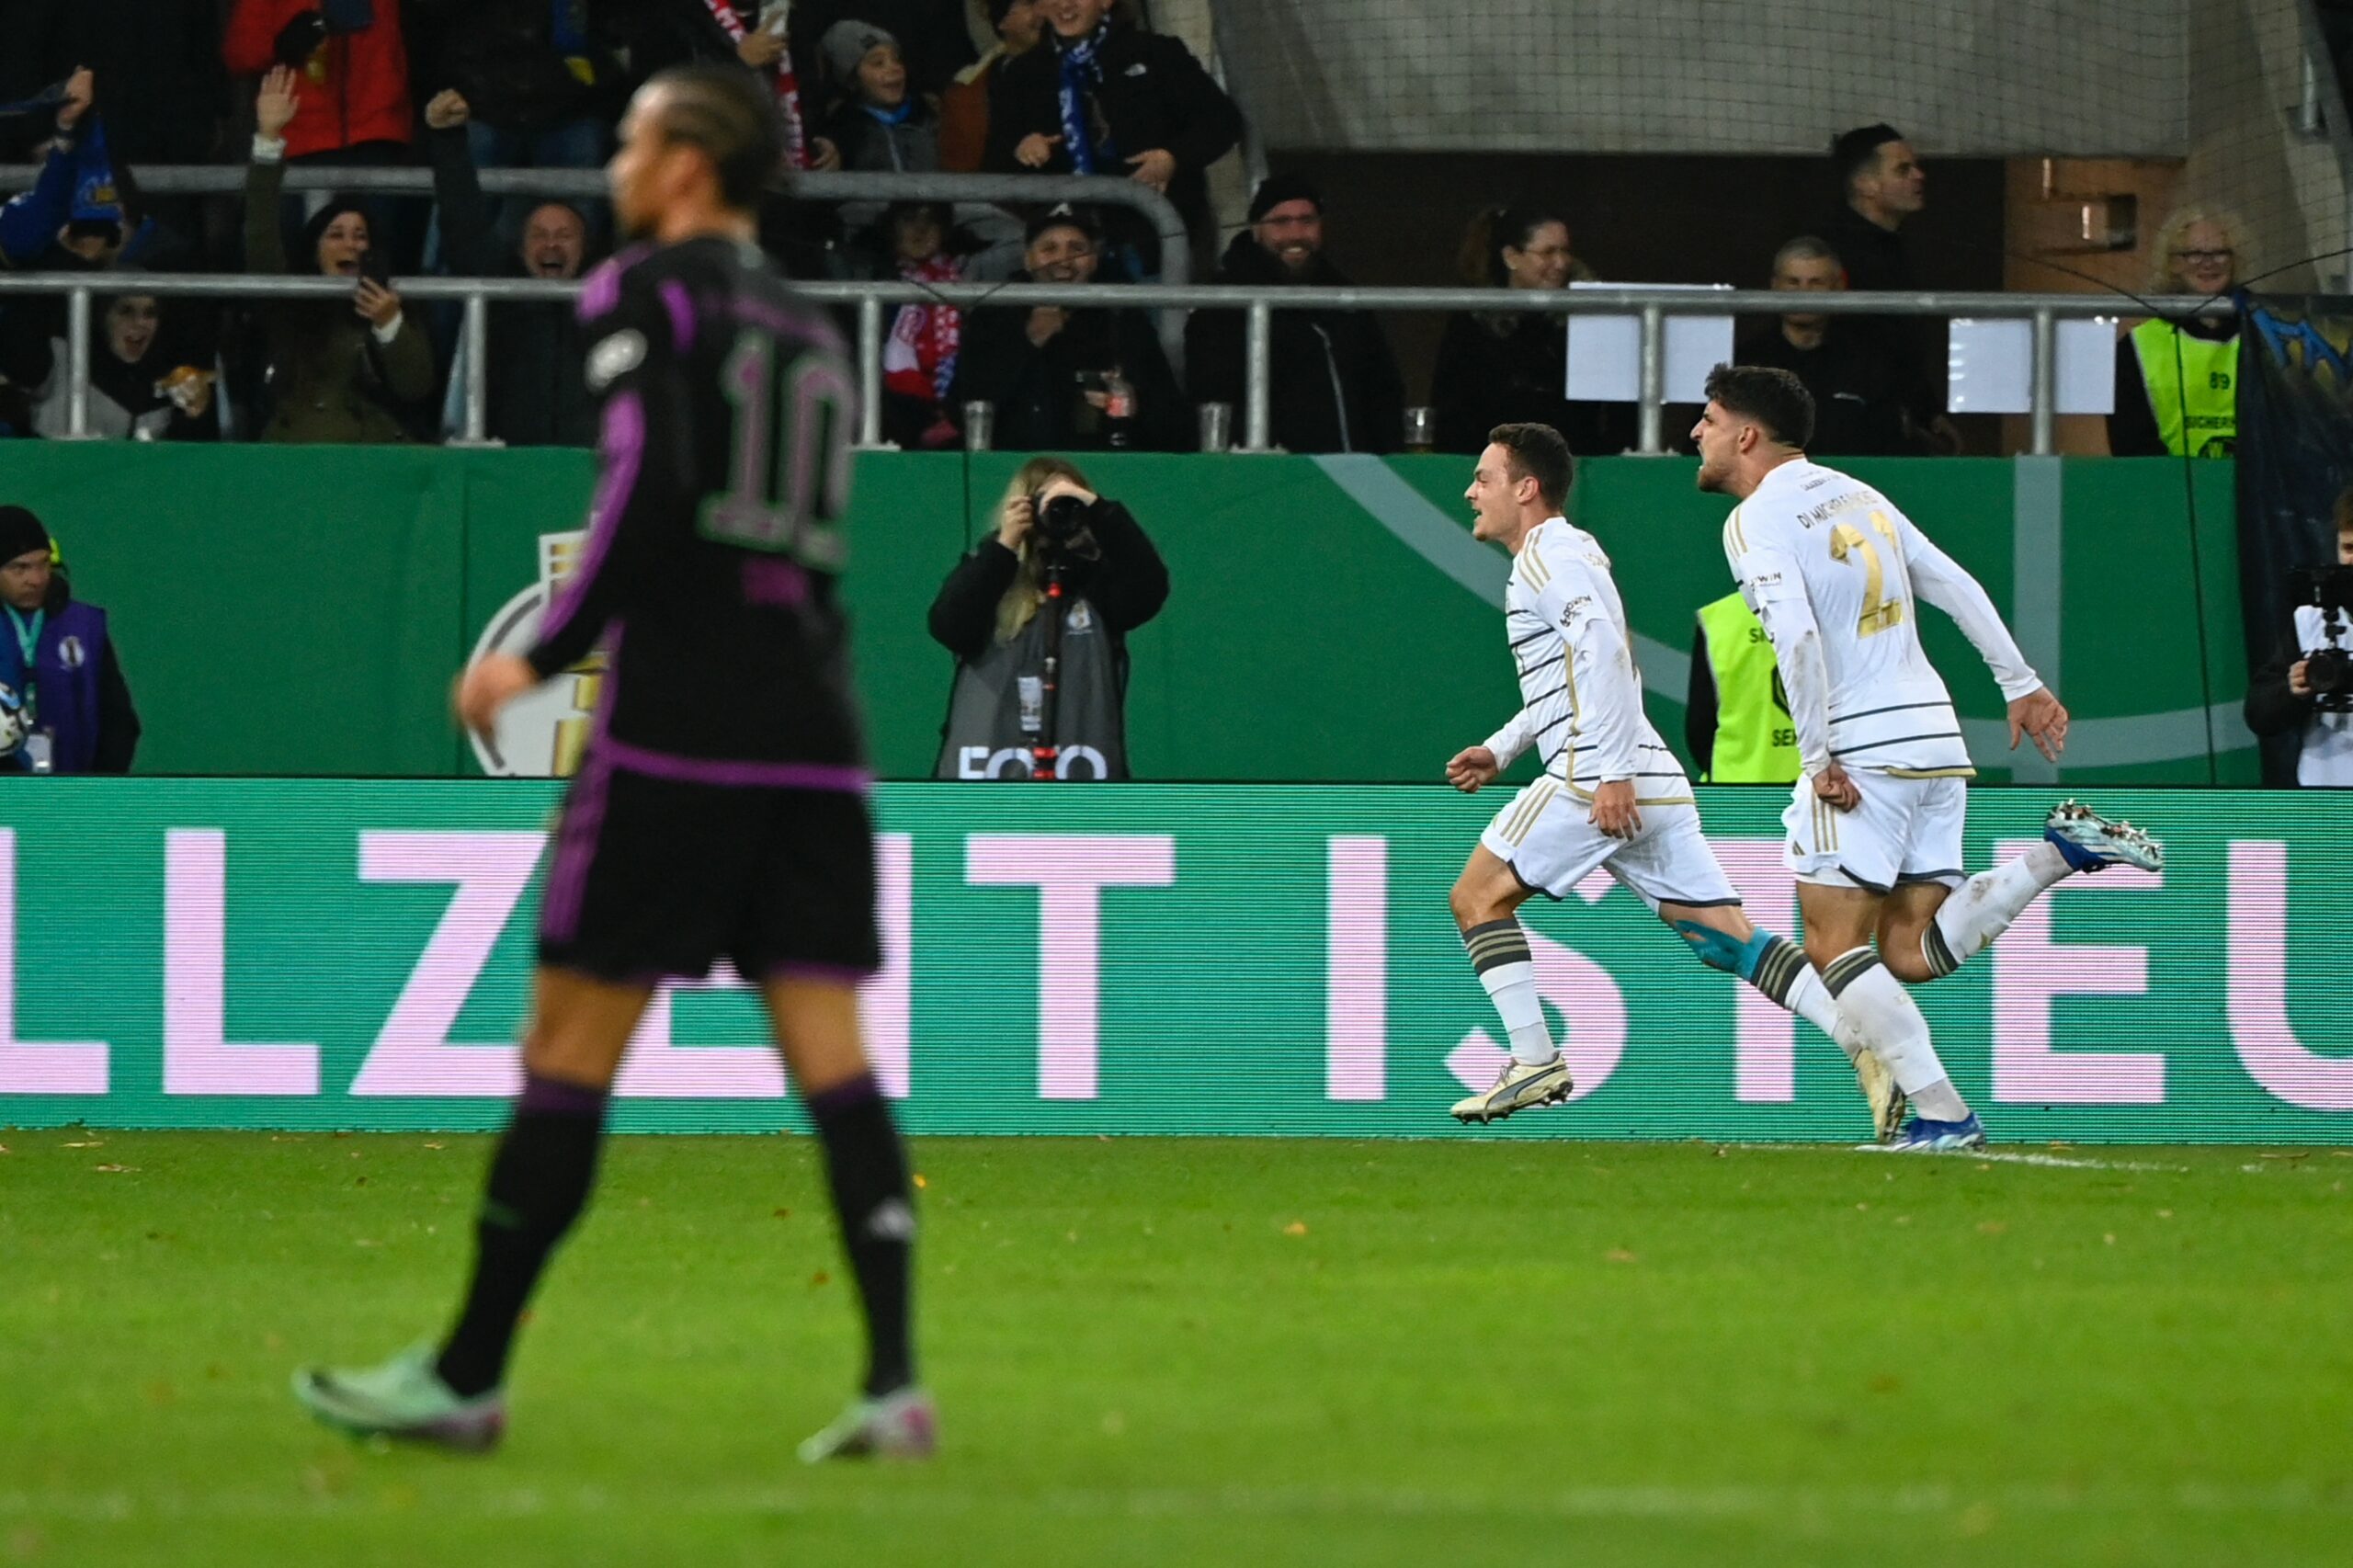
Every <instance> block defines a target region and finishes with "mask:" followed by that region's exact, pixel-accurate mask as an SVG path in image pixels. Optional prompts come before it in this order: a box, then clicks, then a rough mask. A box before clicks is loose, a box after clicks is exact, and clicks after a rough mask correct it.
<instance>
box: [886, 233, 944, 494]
mask: <svg viewBox="0 0 2353 1568" xmlns="http://www.w3.org/2000/svg"><path fill="white" fill-rule="evenodd" d="M881 233H882V236H883V240H884V243H885V244H886V245H887V246H888V250H889V254H890V256H891V257H892V266H893V268H894V270H895V271H896V273H897V275H898V276H899V277H901V278H907V279H909V280H910V281H913V282H916V283H957V282H961V281H962V280H963V277H964V270H963V267H962V265H961V263H960V262H958V260H957V259H956V258H955V257H954V256H950V255H949V253H948V233H949V222H948V208H947V206H946V205H945V204H944V203H941V202H936V201H904V202H900V203H898V204H896V205H895V206H892V208H890V209H889V210H887V211H885V212H884V213H883V214H882V222H881ZM963 332H964V318H963V312H961V311H959V310H957V309H956V308H955V307H954V306H952V305H943V304H939V303H937V302H935V301H926V302H925V303H923V304H919V305H901V306H900V307H899V312H898V315H897V316H896V317H895V318H893V320H892V324H891V335H890V336H889V337H888V338H887V339H885V340H884V342H883V345H882V433H883V436H884V437H885V438H887V439H889V440H892V441H894V442H896V443H897V444H898V445H900V446H902V447H904V448H908V449H917V448H938V447H948V446H953V445H954V444H955V442H956V426H955V424H954V422H953V421H951V420H950V419H949V417H948V408H947V399H948V390H949V388H950V387H951V386H953V385H955V382H956V364H957V359H958V358H959V355H960V354H961V350H962V347H963Z"/></svg>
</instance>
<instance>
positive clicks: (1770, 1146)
mask: <svg viewBox="0 0 2353 1568" xmlns="http://www.w3.org/2000/svg"><path fill="white" fill-rule="evenodd" d="M1719 1147H1721V1148H1725V1149H1738V1150H1740V1151H1741V1152H1743V1153H1767V1154H1798V1153H1810V1152H1813V1151H1817V1150H1824V1149H1830V1150H1836V1149H1841V1148H1847V1147H1851V1148H1852V1150H1853V1152H1854V1153H1859V1154H1883V1153H1885V1151H1883V1150H1881V1148H1880V1147H1879V1146H1878V1145H1876V1144H1872V1143H1857V1144H1853V1145H1844V1144H1838V1143H1724V1144H1721V1145H1719ZM1886 1157H1887V1158H1890V1159H1903V1160H1912V1159H1920V1158H1928V1159H1938V1160H1988V1161H1993V1162H1996V1163H1998V1164H2001V1165H2040V1166H2042V1167H2044V1168H2045V1169H2049V1170H2063V1171H2162V1172H2165V1173H2166V1174H2168V1175H2173V1176H2188V1174H2189V1167H2188V1165H2151V1164H2150V1163H2149V1162H2147V1161H2146V1160H2094V1159H2086V1158H2072V1157H2070V1156H2068V1155H2065V1154H2038V1153H2029V1152H2028V1151H2026V1150H2023V1149H1972V1150H1971V1151H1969V1152H1968V1153H1949V1154H1933V1155H1926V1156H1923V1155H1914V1154H1886ZM2248 1168H2250V1169H2252V1168H2253V1167H2248Z"/></svg>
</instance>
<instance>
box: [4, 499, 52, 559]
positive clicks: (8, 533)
mask: <svg viewBox="0 0 2353 1568" xmlns="http://www.w3.org/2000/svg"><path fill="white" fill-rule="evenodd" d="M49 549H51V543H50V538H49V530H48V529H47V528H43V527H41V523H40V518H39V517H34V516H33V515H32V513H31V512H30V511H29V510H28V509H27V508H25V507H23V506H0V561H14V560H15V559H17V557H18V556H19V555H30V554H31V553H32V552H33V551H36V550H49Z"/></svg>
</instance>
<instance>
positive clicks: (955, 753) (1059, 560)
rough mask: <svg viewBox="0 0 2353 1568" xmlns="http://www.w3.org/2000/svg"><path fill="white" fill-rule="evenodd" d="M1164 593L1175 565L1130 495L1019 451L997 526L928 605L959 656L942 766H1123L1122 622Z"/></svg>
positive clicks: (1108, 774) (1017, 769) (1091, 770)
mask: <svg viewBox="0 0 2353 1568" xmlns="http://www.w3.org/2000/svg"><path fill="white" fill-rule="evenodd" d="M1167 597H1168V568H1167V567H1166V566H1165V565H1164V564H1163V563H1162V562H1161V559H1160V552H1159V551H1156V550H1154V548H1153V547H1152V540H1149V539H1148V538H1146V537H1145V536H1144V531H1143V529H1142V528H1140V527H1138V526H1137V523H1136V520H1135V518H1134V517H1131V516H1129V514H1128V509H1127V508H1126V507H1125V506H1120V504H1119V503H1118V502H1117V501H1106V500H1104V499H1103V498H1102V497H1101V496H1099V495H1097V494H1095V492H1094V491H1093V490H1091V489H1089V488H1088V487H1087V483H1086V475H1085V474H1083V473H1081V472H1078V470H1077V469H1076V468H1075V467H1074V466H1073V465H1071V464H1070V463H1067V462H1065V461H1063V460H1062V459H1060V458H1032V459H1030V460H1029V461H1028V462H1026V463H1024V464H1022V465H1021V472H1018V473H1017V474H1015V475H1014V478H1013V483H1012V484H1011V485H1010V486H1009V487H1007V489H1006V493H1005V500H1004V503H1003V504H1002V505H1001V506H999V507H998V508H997V526H996V532H995V534H994V535H992V536H990V537H989V538H987V539H984V540H982V541H981V542H980V544H979V546H978V547H977V548H975V549H974V550H973V551H972V553H971V554H970V555H967V556H966V557H964V559H963V560H961V561H960V562H957V563H956V569H955V570H954V571H953V572H950V573H949V574H948V581H947V582H945V583H943V584H941V585H940V587H939V597H938V598H936V599H934V600H933V601H932V604H931V635H932V637H933V638H934V639H935V640H936V641H938V642H939V643H940V644H941V645H942V646H943V647H945V648H947V650H948V651H949V653H953V654H955V655H956V685H955V689H954V690H953V692H952V693H951V694H950V695H949V702H948V722H947V724H946V725H945V726H944V727H943V728H942V730H941V732H940V734H941V739H942V741H943V743H944V744H942V745H941V746H940V748H939V764H938V767H937V768H935V769H934V773H935V775H936V776H937V777H938V778H1034V777H1036V775H1037V772H1038V770H1039V769H1040V765H1041V764H1042V765H1044V766H1046V767H1051V771H1052V776H1053V777H1054V778H1064V779H1074V780H1088V779H1101V778H1127V777H1128V744H1127V715H1126V707H1127V695H1128V645H1127V634H1128V633H1129V632H1131V631H1134V630H1135V629H1136V628H1137V627H1139V626H1142V624H1143V623H1144V622H1145V621H1147V620H1150V619H1152V618H1153V617H1154V615H1156V614H1158V613H1159V611H1160V607H1161V605H1162V604H1163V603H1164V602H1165V601H1166V599H1167ZM1057 604H1058V605H1060V606H1061V607H1062V608H1061V610H1060V613H1059V614H1056V613H1053V611H1052V610H1051V608H1050V607H1051V606H1053V605H1057ZM1041 611H1044V612H1045V613H1040V612H1041Z"/></svg>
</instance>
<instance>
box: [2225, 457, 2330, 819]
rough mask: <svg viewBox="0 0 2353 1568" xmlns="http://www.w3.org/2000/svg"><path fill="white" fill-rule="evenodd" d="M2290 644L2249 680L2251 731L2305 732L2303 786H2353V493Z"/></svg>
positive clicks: (2300, 758) (2300, 763) (2299, 764)
mask: <svg viewBox="0 0 2353 1568" xmlns="http://www.w3.org/2000/svg"><path fill="white" fill-rule="evenodd" d="M2304 575H2307V576H2308V577H2309V580H2310V586H2309V597H2308V602H2306V603H2303V604H2300V605H2298V606H2297V607H2296V624H2295V630H2294V632H2293V634H2292V636H2291V638H2290V642H2289V643H2288V645H2287V646H2286V647H2285V648H2283V649H2282V650H2281V651H2280V653H2279V656H2278V657H2277V658H2275V659H2273V660H2272V661H2271V662H2270V663H2269V664H2268V665H2264V666H2263V667H2262V668H2261V669H2259V670H2257V671H2256V672H2255V674H2254V675H2253V676H2250V677H2248V680H2247V687H2246V727H2247V728H2248V729H2250V730H2253V731H2254V732H2255V733H2256V734H2258V735H2265V736H2270V735H2283V734H2292V733H2299V732H2301V733H2302V737H2303V749H2302V751H2301V752H2300V753H2299V754H2298V755H2297V757H2296V782H2297V784H2299V785H2300V786H2302V787H2303V788H2304V789H2307V790H2310V789H2339V790H2341V789H2347V788H2353V490H2347V492H2346V493H2345V494H2342V495H2339V496H2338V497H2337V498H2336V565H2335V566H2334V567H2322V568H2319V569H2318V570H2316V571H2313V572H2312V573H2310V574H2304Z"/></svg>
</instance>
